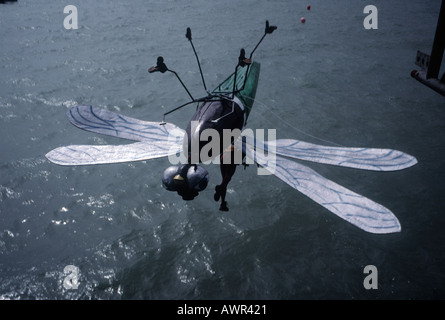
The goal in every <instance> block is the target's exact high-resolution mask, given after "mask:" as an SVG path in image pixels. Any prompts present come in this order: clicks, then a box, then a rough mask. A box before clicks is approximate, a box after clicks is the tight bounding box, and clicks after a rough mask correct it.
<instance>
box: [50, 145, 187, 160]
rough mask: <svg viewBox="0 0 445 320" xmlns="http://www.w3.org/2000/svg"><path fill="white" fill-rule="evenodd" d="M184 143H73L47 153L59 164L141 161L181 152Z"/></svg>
mask: <svg viewBox="0 0 445 320" xmlns="http://www.w3.org/2000/svg"><path fill="white" fill-rule="evenodd" d="M181 150H182V143H181V142H177V141H176V142H175V141H157V142H156V143H153V142H146V141H144V142H135V143H132V144H126V145H97V146H95V145H73V146H66V147H60V148H57V149H54V150H52V151H50V152H49V153H47V154H46V157H47V158H48V160H50V161H51V162H53V163H56V164H59V165H65V166H69V165H90V164H106V163H120V162H129V161H141V160H148V159H154V158H161V157H166V156H169V155H173V154H176V153H179V152H181Z"/></svg>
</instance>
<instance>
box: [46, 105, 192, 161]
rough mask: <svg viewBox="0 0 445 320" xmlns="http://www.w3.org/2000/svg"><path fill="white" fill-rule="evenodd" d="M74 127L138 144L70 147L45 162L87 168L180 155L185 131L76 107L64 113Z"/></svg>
mask: <svg viewBox="0 0 445 320" xmlns="http://www.w3.org/2000/svg"><path fill="white" fill-rule="evenodd" d="M67 115H68V119H69V120H70V122H71V123H72V124H74V125H75V126H77V127H79V128H81V129H84V130H87V131H91V132H95V133H101V134H105V135H109V136H113V137H118V138H124V139H129V140H135V141H139V142H136V143H133V144H126V145H97V146H94V145H73V146H66V147H60V148H57V149H54V150H52V151H50V152H49V153H47V154H46V157H47V158H48V160H50V161H52V162H54V163H57V164H60V165H89V164H105V163H119V162H129V161H140V160H148V159H154V158H160V157H166V156H169V155H173V154H176V153H179V152H181V150H182V141H183V139H184V134H185V131H184V130H182V129H180V128H179V127H177V126H175V125H174V124H171V123H167V124H165V125H160V124H159V123H158V122H150V121H142V120H138V119H134V118H130V117H126V116H123V115H120V114H117V113H114V112H111V111H108V110H106V109H101V108H95V107H92V106H75V107H71V108H70V109H69V110H68V111H67Z"/></svg>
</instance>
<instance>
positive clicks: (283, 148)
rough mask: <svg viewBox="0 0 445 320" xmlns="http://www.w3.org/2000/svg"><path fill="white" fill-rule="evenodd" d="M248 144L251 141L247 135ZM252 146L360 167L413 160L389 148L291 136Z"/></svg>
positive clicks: (385, 167) (383, 167) (390, 166)
mask: <svg viewBox="0 0 445 320" xmlns="http://www.w3.org/2000/svg"><path fill="white" fill-rule="evenodd" d="M248 141H249V140H248ZM250 144H251V145H253V142H252V140H251V139H250ZM256 147H260V148H263V149H266V150H271V151H272V152H275V153H276V154H279V155H282V156H286V157H290V158H296V159H301V160H306V161H312V162H318V163H326V164H331V165H336V166H342V167H350V168H356V169H364V170H375V171H395V170H402V169H406V168H408V167H411V166H413V165H415V164H416V163H417V160H416V158H414V157H413V156H410V155H409V154H406V153H403V152H401V151H397V150H392V149H378V148H346V147H328V146H321V145H317V144H312V143H308V142H304V141H299V140H292V139H278V140H276V142H275V144H274V145H268V144H267V143H266V144H264V143H260V144H257V145H256Z"/></svg>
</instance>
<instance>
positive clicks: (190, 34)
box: [185, 28, 192, 41]
mask: <svg viewBox="0 0 445 320" xmlns="http://www.w3.org/2000/svg"><path fill="white" fill-rule="evenodd" d="M185 37H186V38H187V39H189V41H192V30H191V29H190V28H187V33H186V34H185Z"/></svg>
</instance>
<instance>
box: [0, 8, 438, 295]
mask: <svg viewBox="0 0 445 320" xmlns="http://www.w3.org/2000/svg"><path fill="white" fill-rule="evenodd" d="M307 5H311V10H307ZM367 5H374V6H375V8H376V9H377V10H378V11H377V12H375V14H377V17H378V20H377V19H376V20H375V21H374V23H376V24H377V25H376V27H377V28H372V29H367V28H365V26H364V23H363V22H364V20H365V19H366V18H367V16H368V13H364V8H365V7H366V6H367ZM67 6H75V8H76V9H77V11H76V16H75V17H74V16H69V15H70V14H74V12H73V11H64V9H65V7H67ZM439 8H440V1H437V0H428V1H424V0H422V1H420V0H419V1H402V0H393V1H380V0H376V1H373V2H372V3H371V2H368V1H347V0H341V1H321V0H314V1H289V0H277V1H265V0H264V1H263V0H243V1H208V0H195V1H179V0H168V1H167V0H162V1H161V0H152V1H142V0H134V1H119V0H106V1H105V0H96V1H79V0H66V1H55V0H48V1H31V0H19V1H18V2H12V3H6V4H0V48H1V50H0V62H1V63H0V133H1V140H0V298H1V299H432V298H444V297H445V271H444V267H443V266H444V265H445V255H444V252H445V236H444V232H443V227H445V212H444V205H443V193H444V192H445V183H444V177H445V171H444V166H443V157H444V154H445V147H444V141H445V127H444V123H445V122H444V120H445V116H444V114H445V100H444V98H443V97H442V96H440V95H439V94H437V93H436V92H434V91H433V90H431V89H429V88H427V87H425V86H424V85H422V84H420V83H419V82H417V81H416V80H414V79H413V78H411V77H410V72H411V70H413V69H415V68H418V67H417V66H416V65H414V60H415V56H416V52H417V50H421V51H423V52H426V53H429V52H430V50H431V46H432V42H433V38H434V32H435V27H436V22H437V17H438V12H439ZM301 17H305V19H306V22H305V23H304V24H303V23H302V22H301V20H300V19H301ZM377 17H376V18H377ZM67 19H71V20H67ZM72 19H76V21H75V22H76V23H77V26H75V25H74V20H72ZM267 19H268V20H269V21H270V23H271V24H272V25H276V26H278V29H277V30H276V31H275V32H274V33H273V34H272V35H269V36H267V37H266V39H265V40H264V41H263V43H262V44H261V46H260V47H259V48H258V50H257V51H256V52H255V55H254V58H255V60H256V61H259V62H260V63H261V75H260V82H259V86H258V91H257V96H256V102H255V104H254V107H253V110H252V112H251V114H250V117H249V122H248V126H249V127H250V128H253V129H268V128H271V129H276V134H277V138H291V139H301V140H305V141H309V142H312V143H318V144H324V145H342V146H351V147H381V148H393V149H397V150H401V151H404V152H406V153H409V154H411V155H413V156H415V157H416V158H417V160H418V161H419V163H418V164H417V165H415V166H414V167H412V168H409V169H406V170H403V171H398V172H388V173H377V172H366V171H360V170H355V169H347V168H339V167H334V166H329V165H321V164H315V163H303V164H305V165H307V166H309V167H311V168H312V169H314V170H316V171H317V172H318V173H320V174H322V175H323V176H325V177H326V178H328V179H331V180H333V181H334V182H336V183H338V184H340V185H343V186H345V187H347V188H349V189H351V190H353V191H355V192H357V193H359V194H363V195H365V196H366V197H369V198H371V199H372V200H374V201H376V202H378V203H381V204H382V205H384V206H386V207H387V208H389V209H390V210H391V211H393V212H394V213H395V215H396V216H397V217H398V219H399V220H400V222H401V225H402V231H401V232H400V233H397V234H388V235H375V234H369V233H366V232H364V231H362V230H360V229H358V228H356V227H355V226H353V225H351V224H349V223H347V222H345V221H344V220H342V219H340V218H338V217H336V216H334V215H333V214H331V213H330V212H328V211H327V210H325V209H324V208H323V207H321V206H319V205H318V204H316V203H314V202H313V201H311V200H310V199H308V198H307V197H305V196H304V195H302V194H300V193H299V192H297V191H296V190H293V189H291V188H290V187H289V186H288V185H286V184H285V183H283V182H282V181H280V180H279V179H277V178H275V177H273V176H258V175H257V174H256V173H257V170H256V167H255V166H252V165H251V166H249V167H247V168H246V170H244V169H243V168H242V167H239V168H238V169H237V172H236V174H235V176H234V177H233V179H232V181H231V183H230V184H229V189H228V195H227V201H228V206H229V208H230V211H229V212H221V211H219V210H218V208H219V204H218V203H216V202H214V200H213V193H214V187H215V186H216V185H217V184H219V183H220V179H221V177H220V173H219V168H218V166H207V167H206V169H208V171H209V173H210V182H209V186H208V187H207V189H206V190H205V191H203V192H201V194H200V195H199V196H198V197H197V198H196V199H195V200H193V201H191V202H185V201H183V200H182V199H181V198H180V197H179V196H177V195H176V194H175V193H171V192H168V191H166V190H165V189H163V188H162V183H161V178H162V172H163V170H164V169H165V168H166V167H168V166H169V163H168V159H166V158H164V159H156V160H149V161H141V162H135V163H123V164H112V165H99V166H79V167H62V166H58V165H55V164H52V163H50V162H49V161H48V160H46V158H45V154H46V153H47V152H49V151H50V150H52V149H54V148H56V147H60V146H65V145H72V144H97V145H102V144H123V143H129V141H125V140H119V139H117V138H111V137H107V136H100V135H97V134H93V133H89V132H85V131H82V130H79V129H77V128H75V127H74V126H72V125H71V124H70V123H69V122H68V120H67V117H66V111H67V109H68V108H69V107H70V106H74V105H94V106H97V107H101V108H106V109H108V110H111V111H114V112H119V113H122V114H124V115H126V116H130V117H134V118H138V119H143V120H150V121H158V120H159V121H161V120H162V114H163V113H164V112H167V111H169V110H171V109H173V108H174V107H177V106H179V105H180V104H182V103H184V102H187V101H188V96H187V93H186V92H185V90H184V89H183V88H182V87H181V85H180V83H179V82H178V81H177V80H176V79H175V77H174V76H173V75H172V74H159V73H156V74H148V73H147V69H148V68H149V67H151V66H152V65H154V64H155V63H156V59H157V57H158V56H163V57H164V59H165V63H166V64H167V66H168V67H169V68H170V69H172V70H175V71H176V72H177V73H178V74H179V75H180V76H181V78H182V80H183V81H184V82H185V83H186V84H187V86H188V88H189V90H190V91H191V93H192V94H193V95H194V96H195V97H201V96H204V95H205V91H204V89H203V86H202V83H201V77H200V74H199V69H198V66H197V64H196V60H195V57H194V55H193V51H192V48H191V47H190V44H189V43H188V41H187V39H186V38H185V32H186V28H187V27H190V28H191V30H192V34H193V42H194V45H195V48H196V50H197V52H198V54H199V57H200V61H201V65H202V69H203V73H204V77H205V80H206V83H207V86H208V87H209V88H213V87H215V86H216V85H218V84H219V83H220V82H221V81H223V80H224V79H225V78H226V77H227V76H228V75H229V74H230V73H231V72H233V70H234V67H235V65H236V63H237V59H238V55H239V52H240V49H241V48H245V50H246V52H247V54H249V53H250V51H251V50H252V49H253V47H254V46H255V44H256V43H257V42H258V41H259V39H260V38H261V36H262V35H263V32H264V23H265V21H266V20H267ZM70 26H72V27H77V28H70ZM442 73H443V71H441V74H442ZM194 108H195V106H194V105H190V106H188V107H185V108H183V109H181V110H180V111H177V112H176V113H173V114H171V115H169V116H168V117H167V121H169V122H172V123H175V124H176V125H178V126H179V127H181V128H185V127H186V126H187V122H188V119H189V118H190V117H191V116H192V114H193V112H194ZM369 265H371V266H374V267H375V269H373V270H376V272H378V274H376V276H377V275H378V286H377V288H371V289H369V287H367V286H366V285H364V279H365V277H367V274H366V273H365V272H364V270H365V268H366V266H369Z"/></svg>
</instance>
